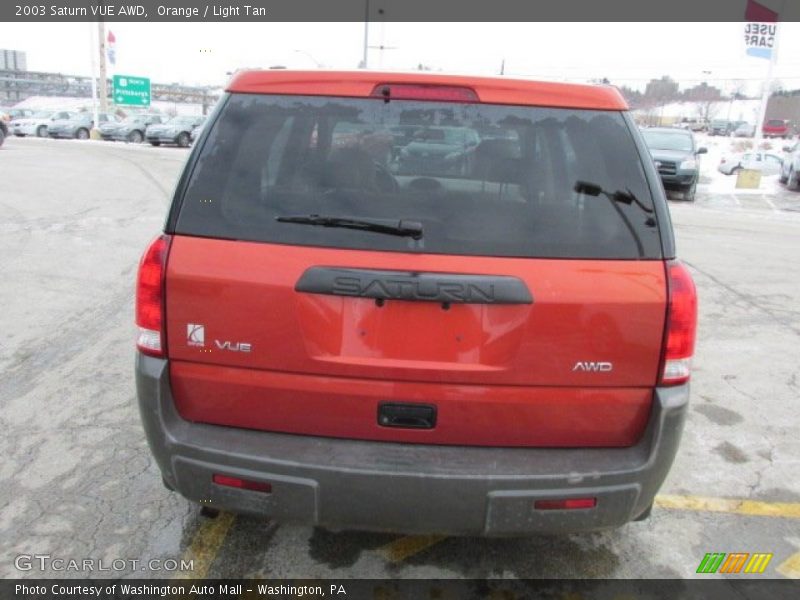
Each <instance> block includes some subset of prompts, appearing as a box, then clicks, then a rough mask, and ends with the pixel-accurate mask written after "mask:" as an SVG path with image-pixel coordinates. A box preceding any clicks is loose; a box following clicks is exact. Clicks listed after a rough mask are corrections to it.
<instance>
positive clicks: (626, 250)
mask: <svg viewBox="0 0 800 600" xmlns="http://www.w3.org/2000/svg"><path fill="white" fill-rule="evenodd" d="M311 215H319V216H322V217H334V218H337V217H338V218H342V217H346V218H348V219H361V220H364V219H366V220H375V219H380V220H382V222H397V221H400V220H402V221H405V222H414V223H417V224H421V226H422V230H423V233H422V236H421V237H419V236H414V237H411V236H406V237H403V236H401V235H387V234H386V233H381V232H376V231H366V230H362V229H348V228H337V227H322V226H313V225H310V224H303V223H297V222H286V221H285V220H284V221H279V220H278V218H279V217H287V216H289V217H297V216H300V217H303V216H311ZM174 231H175V232H176V233H179V234H185V235H194V236H202V237H212V238H225V239H238V240H249V241H256V242H270V243H277V244H292V245H302V246H320V247H333V248H348V249H363V250H381V251H396V252H411V253H433V254H461V255H483V256H516V257H557V258H660V256H661V244H660V238H659V232H658V228H657V224H656V220H655V214H654V212H653V208H652V198H651V195H650V190H649V188H648V185H647V181H646V178H645V174H644V170H643V167H642V161H641V158H640V156H639V154H638V152H637V147H636V146H635V144H634V140H633V137H632V134H631V131H630V129H629V127H628V124H627V122H626V120H625V119H624V117H623V115H622V114H621V113H618V112H606V111H592V110H573V109H552V108H535V107H516V106H498V105H483V104H460V103H459V104H455V103H443V102H427V101H426V102H422V101H410V100H393V101H391V102H384V101H383V100H382V99H351V98H334V97H305V96H271V95H250V94H232V95H230V96H229V97H228V98H227V100H226V101H225V105H224V106H223V107H222V109H221V111H220V113H219V117H218V118H217V119H216V120H215V122H214V123H213V126H212V127H211V128H210V131H209V132H208V135H207V137H206V139H205V142H204V144H203V147H202V149H200V151H199V154H198V156H197V159H196V162H195V164H194V167H193V169H192V172H191V176H190V178H189V180H188V183H187V184H186V187H185V192H184V196H183V200H182V203H181V205H180V209H179V213H178V216H177V221H175V227H174ZM415 237H418V239H415Z"/></svg>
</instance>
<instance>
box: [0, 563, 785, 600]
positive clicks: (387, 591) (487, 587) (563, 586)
mask: <svg viewBox="0 0 800 600" xmlns="http://www.w3.org/2000/svg"><path fill="white" fill-rule="evenodd" d="M531 560H536V557H531ZM239 585H241V586H242V587H241V588H235V589H237V591H238V589H241V592H242V593H241V595H240V594H238V593H233V594H231V593H230V591H231V586H239ZM17 586H26V587H27V588H28V590H30V589H31V588H37V587H38V588H40V589H41V590H42V591H43V592H44V593H37V592H33V593H31V592H21V591H19V590H18V588H17ZM192 586H196V587H197V588H204V590H205V593H203V594H196V593H192V591H191V590H192ZM222 586H228V587H227V593H226V592H225V591H223V588H222ZM259 586H268V587H265V588H262V591H261V592H259ZM80 588H91V589H93V590H95V591H88V592H84V593H66V592H67V591H68V590H70V589H80ZM316 588H321V589H322V591H323V592H324V596H322V595H320V594H318V593H315V590H316ZM98 589H99V593H97V590H98ZM126 589H127V591H126ZM130 589H137V590H141V592H140V593H131V592H130ZM267 589H272V590H273V591H274V592H275V593H266V590H267ZM112 590H113V591H112ZM155 590H161V591H155ZM248 590H249V591H248ZM341 590H344V592H345V594H343V593H341ZM164 591H166V593H164ZM337 592H338V593H337ZM798 594H800V582H798V581H793V580H784V579H763V578H760V577H759V576H757V575H750V576H747V577H744V576H743V577H740V578H731V579H691V580H680V579H678V580H670V579H630V580H626V579H611V580H609V579H588V580H561V579H510V580H506V579H432V580H420V579H403V580H399V579H303V580H292V579H282V580H280V579H273V580H268V579H260V580H252V579H228V580H222V579H214V580H199V579H198V580H183V579H146V580H145V579H117V580H114V579H27V580H24V579H5V580H2V581H0V598H3V599H4V600H6V599H11V598H13V599H15V600H16V599H20V600H21V599H26V600H33V599H42V600H85V599H87V598H94V599H98V600H112V599H113V600H122V599H123V598H124V599H126V600H128V599H130V600H134V599H136V600H151V599H153V600H172V599H176V600H177V599H179V598H180V599H181V600H186V599H194V600H201V599H216V600H219V599H221V598H245V599H247V600H253V599H261V598H263V599H274V598H304V599H314V598H321V597H325V598H344V599H346V600H361V599H367V598H368V599H376V598H380V599H392V600H401V599H403V600H405V599H408V600H419V599H424V598H442V599H447V598H458V599H459V600H469V599H472V598H480V599H483V598H487V599H488V598H508V599H514V600H526V599H537V600H538V599H542V600H549V599H553V600H556V599H558V600H563V599H564V598H581V599H585V600H615V599H619V598H631V599H634V598H635V599H636V600H695V599H696V600H731V599H736V600H762V599H765V598H768V599H769V600H790V599H791V600H795V599H796V598H798Z"/></svg>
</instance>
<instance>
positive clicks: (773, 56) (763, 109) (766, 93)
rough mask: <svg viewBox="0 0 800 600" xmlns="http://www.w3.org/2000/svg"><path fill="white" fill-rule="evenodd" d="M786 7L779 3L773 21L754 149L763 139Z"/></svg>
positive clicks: (784, 2)
mask: <svg viewBox="0 0 800 600" xmlns="http://www.w3.org/2000/svg"><path fill="white" fill-rule="evenodd" d="M785 7H786V0H783V2H781V7H780V8H779V9H778V17H777V19H775V43H774V44H773V45H772V52H771V53H770V57H769V67H767V78H766V79H765V80H764V89H763V90H762V92H761V106H760V107H759V110H758V121H756V131H755V137H754V139H753V142H754V144H755V147H756V149H758V147H759V146H760V145H761V139H762V138H763V137H764V132H763V131H762V128H763V127H764V119H766V117H767V104H769V97H770V95H771V94H772V89H771V88H772V68H773V67H774V66H775V63H776V62H777V60H778V44H779V43H780V39H781V21H780V19H781V15H782V14H783V9H784V8H785Z"/></svg>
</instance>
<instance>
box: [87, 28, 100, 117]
mask: <svg viewBox="0 0 800 600" xmlns="http://www.w3.org/2000/svg"><path fill="white" fill-rule="evenodd" d="M89 56H90V57H91V59H92V119H93V121H94V122H95V123H97V120H98V118H99V115H98V109H97V55H96V54H95V47H94V27H92V24H91V23H89Z"/></svg>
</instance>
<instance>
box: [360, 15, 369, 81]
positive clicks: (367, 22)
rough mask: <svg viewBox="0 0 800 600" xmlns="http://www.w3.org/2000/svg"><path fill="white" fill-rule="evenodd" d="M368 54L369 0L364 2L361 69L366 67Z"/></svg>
mask: <svg viewBox="0 0 800 600" xmlns="http://www.w3.org/2000/svg"><path fill="white" fill-rule="evenodd" d="M368 53H369V0H364V57H363V58H362V59H361V68H362V69H366V68H368V67H367V56H368Z"/></svg>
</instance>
